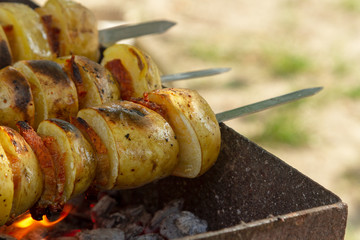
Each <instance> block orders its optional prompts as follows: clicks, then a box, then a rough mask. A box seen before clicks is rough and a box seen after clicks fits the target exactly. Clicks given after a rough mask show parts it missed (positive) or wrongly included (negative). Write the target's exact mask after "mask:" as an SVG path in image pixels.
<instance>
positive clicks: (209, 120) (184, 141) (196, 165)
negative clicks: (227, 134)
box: [148, 88, 221, 178]
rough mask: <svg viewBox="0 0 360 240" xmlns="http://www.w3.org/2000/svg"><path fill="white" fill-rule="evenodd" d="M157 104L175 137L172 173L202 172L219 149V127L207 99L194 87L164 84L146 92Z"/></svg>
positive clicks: (209, 165)
mask: <svg viewBox="0 0 360 240" xmlns="http://www.w3.org/2000/svg"><path fill="white" fill-rule="evenodd" d="M148 100H149V101H151V102H154V103H156V104H158V105H159V106H161V109H163V111H164V112H165V114H164V115H165V118H166V120H167V121H168V122H169V123H170V125H171V126H172V128H173V129H174V131H175V133H176V136H177V139H178V141H179V146H180V152H179V164H178V165H177V167H176V169H175V171H174V173H173V174H174V175H176V176H181V177H188V178H193V177H197V176H199V175H201V174H203V173H204V172H206V171H207V170H208V169H209V168H210V167H211V166H212V165H213V164H214V163H215V161H216V159H217V157H218V155H219V152H220V142H221V138H220V128H219V124H218V122H217V121H216V117H215V114H214V112H213V111H212V109H211V108H210V106H209V105H208V103H207V102H206V101H205V100H204V99H203V98H202V97H201V96H200V95H199V94H198V93H197V92H196V91H194V90H189V89H175V88H164V89H159V90H154V91H152V92H150V93H149V94H148Z"/></svg>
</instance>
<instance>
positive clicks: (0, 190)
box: [0, 144, 14, 226]
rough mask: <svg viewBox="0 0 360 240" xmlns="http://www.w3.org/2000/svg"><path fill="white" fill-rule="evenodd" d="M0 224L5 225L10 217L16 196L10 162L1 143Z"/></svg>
mask: <svg viewBox="0 0 360 240" xmlns="http://www.w3.org/2000/svg"><path fill="white" fill-rule="evenodd" d="M0 169H1V172H0V182H1V187H0V226H1V225H4V224H5V223H6V222H7V221H8V219H9V217H10V211H11V208H12V202H13V197H14V182H13V177H12V170H11V166H10V162H9V160H8V158H7V157H6V154H5V151H4V149H3V147H2V146H1V144H0Z"/></svg>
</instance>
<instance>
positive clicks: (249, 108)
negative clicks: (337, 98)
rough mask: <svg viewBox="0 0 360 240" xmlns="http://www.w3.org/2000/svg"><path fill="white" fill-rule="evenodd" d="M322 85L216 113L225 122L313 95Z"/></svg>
mask: <svg viewBox="0 0 360 240" xmlns="http://www.w3.org/2000/svg"><path fill="white" fill-rule="evenodd" d="M322 89H323V88H322V87H315V88H306V89H302V90H299V91H295V92H291V93H288V94H285V95H281V96H278V97H274V98H270V99H267V100H264V101H260V102H256V103H253V104H249V105H246V106H243V107H239V108H235V109H232V110H229V111H225V112H221V113H217V114H216V119H217V121H218V122H219V123H220V122H224V121H228V120H231V119H234V118H237V117H241V116H245V115H248V114H251V113H256V112H260V111H262V110H265V109H268V108H271V107H274V106H278V105H281V104H284V103H288V102H292V101H295V100H298V99H301V98H305V97H309V96H312V95H314V94H316V93H318V92H319V91H320V90H322Z"/></svg>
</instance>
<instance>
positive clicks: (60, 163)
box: [42, 136, 66, 207]
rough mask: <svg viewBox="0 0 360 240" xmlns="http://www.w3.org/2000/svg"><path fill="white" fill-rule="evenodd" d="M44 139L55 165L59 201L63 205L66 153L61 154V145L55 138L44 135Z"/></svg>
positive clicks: (57, 198)
mask: <svg viewBox="0 0 360 240" xmlns="http://www.w3.org/2000/svg"><path fill="white" fill-rule="evenodd" d="M42 141H43V143H44V145H45V147H46V148H47V149H48V150H49V152H50V154H51V157H52V159H53V162H54V165H55V174H56V180H57V197H56V201H57V203H58V204H59V205H60V206H61V207H63V206H64V204H65V199H63V198H62V196H63V194H64V188H65V180H66V178H65V177H66V176H65V153H63V154H61V153H60V152H59V146H58V144H57V142H56V141H55V138H53V137H49V136H45V137H42Z"/></svg>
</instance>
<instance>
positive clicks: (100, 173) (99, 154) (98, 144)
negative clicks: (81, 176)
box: [70, 117, 110, 188]
mask: <svg viewBox="0 0 360 240" xmlns="http://www.w3.org/2000/svg"><path fill="white" fill-rule="evenodd" d="M70 122H71V124H73V125H74V126H75V127H77V128H78V129H79V130H80V131H81V133H82V134H83V135H84V136H85V138H86V139H87V140H88V141H89V142H90V144H91V145H92V146H93V148H94V149H95V152H96V162H97V166H99V167H97V168H96V169H97V177H96V180H95V184H96V185H98V186H99V187H100V188H101V186H104V185H106V184H107V183H108V181H109V180H108V175H107V174H108V172H109V169H110V163H109V159H108V156H107V152H108V150H107V148H106V146H105V144H104V143H103V142H102V140H101V138H100V137H99V135H98V134H97V133H96V132H95V130H94V129H93V128H92V127H91V126H90V125H89V124H88V123H87V122H86V121H85V120H84V119H82V118H80V117H78V118H75V117H71V118H70Z"/></svg>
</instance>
